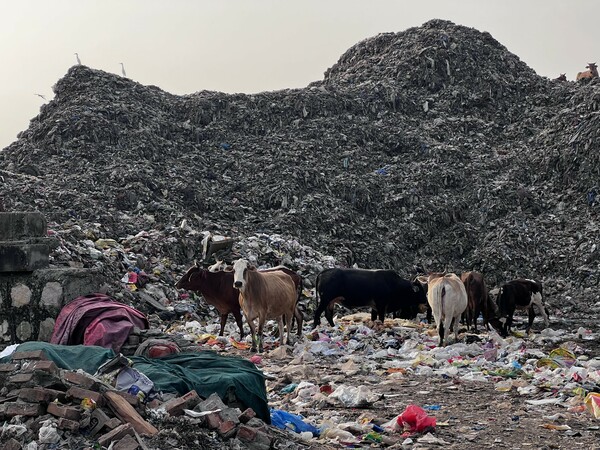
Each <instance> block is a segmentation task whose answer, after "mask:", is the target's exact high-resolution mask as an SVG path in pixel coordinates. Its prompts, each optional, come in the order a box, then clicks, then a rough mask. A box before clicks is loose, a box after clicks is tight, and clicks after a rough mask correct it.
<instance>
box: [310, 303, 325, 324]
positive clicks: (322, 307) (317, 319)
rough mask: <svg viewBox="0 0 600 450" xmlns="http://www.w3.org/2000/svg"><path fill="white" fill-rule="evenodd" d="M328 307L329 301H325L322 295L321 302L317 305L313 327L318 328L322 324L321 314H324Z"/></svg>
mask: <svg viewBox="0 0 600 450" xmlns="http://www.w3.org/2000/svg"><path fill="white" fill-rule="evenodd" d="M326 307H327V302H326V301H325V299H324V298H323V297H321V301H320V302H319V305H318V306H317V309H316V310H315V317H314V322H313V328H317V327H318V326H319V325H321V314H323V312H324V311H325V308H326Z"/></svg>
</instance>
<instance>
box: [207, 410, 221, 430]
mask: <svg viewBox="0 0 600 450" xmlns="http://www.w3.org/2000/svg"><path fill="white" fill-rule="evenodd" d="M204 420H205V423H206V426H207V427H208V428H209V429H211V430H216V429H217V428H219V427H220V426H221V423H223V420H222V419H221V416H219V413H218V412H212V413H210V414H207V415H206V416H204Z"/></svg>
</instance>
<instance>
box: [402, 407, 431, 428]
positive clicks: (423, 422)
mask: <svg viewBox="0 0 600 450" xmlns="http://www.w3.org/2000/svg"><path fill="white" fill-rule="evenodd" d="M396 421H397V422H398V425H400V426H401V427H403V428H404V429H405V430H406V431H410V432H412V433H414V432H418V433H422V432H424V431H428V430H433V429H435V424H436V421H437V419H436V418H435V417H433V416H428V415H427V412H426V411H425V410H424V409H423V408H421V407H419V406H417V405H408V406H407V407H406V409H405V410H404V412H403V413H402V414H400V415H399V416H398V417H397V418H396Z"/></svg>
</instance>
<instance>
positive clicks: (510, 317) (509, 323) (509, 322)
mask: <svg viewBox="0 0 600 450" xmlns="http://www.w3.org/2000/svg"><path fill="white" fill-rule="evenodd" d="M514 314H515V311H514V310H512V311H511V312H510V314H509V315H508V317H507V318H506V325H505V327H506V335H507V336H508V335H509V333H510V329H511V327H512V324H513V315H514Z"/></svg>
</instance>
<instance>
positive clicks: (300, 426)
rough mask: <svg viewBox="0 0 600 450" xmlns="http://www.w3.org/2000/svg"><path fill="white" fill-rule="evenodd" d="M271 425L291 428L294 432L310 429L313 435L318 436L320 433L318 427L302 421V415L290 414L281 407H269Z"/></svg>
mask: <svg viewBox="0 0 600 450" xmlns="http://www.w3.org/2000/svg"><path fill="white" fill-rule="evenodd" d="M271 425H273V426H274V427H277V428H280V429H282V430H285V429H288V430H292V431H295V432H296V433H302V432H304V431H310V432H311V433H312V434H313V436H319V433H320V432H319V429H318V428H316V427H314V426H313V425H311V424H309V423H306V422H304V419H303V417H302V416H299V415H296V414H292V413H289V412H287V411H283V410H281V409H271Z"/></svg>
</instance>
